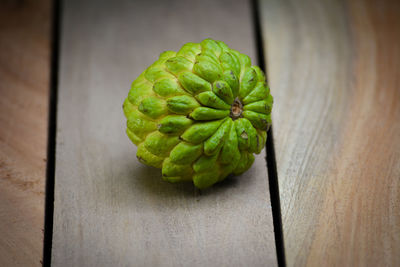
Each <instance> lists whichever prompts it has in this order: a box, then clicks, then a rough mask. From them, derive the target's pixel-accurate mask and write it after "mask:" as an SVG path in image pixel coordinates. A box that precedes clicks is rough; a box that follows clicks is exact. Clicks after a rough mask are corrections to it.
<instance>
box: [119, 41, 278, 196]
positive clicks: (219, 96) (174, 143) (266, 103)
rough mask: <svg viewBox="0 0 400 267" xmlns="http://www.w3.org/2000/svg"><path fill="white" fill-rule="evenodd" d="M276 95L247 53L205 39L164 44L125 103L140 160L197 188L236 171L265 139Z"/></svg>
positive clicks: (242, 169)
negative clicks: (170, 45) (170, 47)
mask: <svg viewBox="0 0 400 267" xmlns="http://www.w3.org/2000/svg"><path fill="white" fill-rule="evenodd" d="M272 103H273V98H272V96H271V94H270V91H269V87H268V86H267V84H266V81H265V75H264V73H263V72H262V70H261V69H260V68H259V67H257V66H252V65H251V60H250V58H249V57H248V56H246V55H244V54H241V53H239V52H238V51H236V50H233V49H230V48H229V47H228V46H227V45H226V44H225V43H223V42H221V41H215V40H212V39H205V40H203V41H202V42H201V43H187V44H185V45H183V46H182V48H181V49H180V50H179V51H178V52H174V51H165V52H163V53H161V54H160V57H159V59H158V60H157V61H156V62H154V63H153V64H152V65H151V66H150V67H148V68H147V69H146V70H145V71H144V72H143V73H142V74H140V76H139V77H138V78H137V79H136V80H135V81H134V82H133V83H132V86H131V90H130V91H129V94H128V97H127V98H126V99H125V101H124V104H123V110H124V113H125V116H126V118H127V130H126V132H127V135H128V137H129V138H130V139H131V140H132V142H133V143H134V144H135V145H137V154H136V155H137V158H138V159H139V161H140V162H142V163H144V164H146V165H150V166H153V167H156V168H161V169H162V177H163V179H164V180H166V181H169V182H179V181H193V183H194V185H195V186H196V187H198V188H200V189H202V188H206V187H209V186H211V185H213V184H215V183H216V182H219V181H221V180H223V179H224V178H226V177H227V176H228V175H229V174H231V173H233V174H241V173H243V172H245V171H246V170H248V169H249V168H250V167H251V165H252V164H253V162H254V153H256V154H259V153H260V152H261V150H262V149H263V147H264V146H265V142H266V138H267V130H268V128H269V126H270V124H271V109H272Z"/></svg>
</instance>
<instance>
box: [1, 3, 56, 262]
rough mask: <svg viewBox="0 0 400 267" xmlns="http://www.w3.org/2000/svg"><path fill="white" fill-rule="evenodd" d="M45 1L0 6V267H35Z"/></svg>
mask: <svg viewBox="0 0 400 267" xmlns="http://www.w3.org/2000/svg"><path fill="white" fill-rule="evenodd" d="M49 45H50V1H48V0H41V1H2V2H1V3H0V236H1V238H0V266H40V265H41V263H40V261H41V258H42V248H43V232H42V229H43V218H44V183H45V167H46V143H47V115H48V113H47V112H48V90H49V72H50V69H49V63H50V59H49V55H50V52H49V49H50V47H49Z"/></svg>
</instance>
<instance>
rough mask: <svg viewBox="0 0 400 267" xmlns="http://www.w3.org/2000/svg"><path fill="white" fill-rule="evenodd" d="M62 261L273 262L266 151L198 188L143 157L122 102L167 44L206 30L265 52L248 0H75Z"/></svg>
mask: <svg viewBox="0 0 400 267" xmlns="http://www.w3.org/2000/svg"><path fill="white" fill-rule="evenodd" d="M64 4H65V5H64V8H63V11H64V12H63V18H64V19H63V21H62V25H63V27H62V43H61V59H60V60H61V66H60V84H59V105H58V108H59V109H58V134H57V155H56V177H55V209H54V236H53V252H52V262H53V265H54V266H65V265H68V266H132V265H134V266H265V265H268V266H275V265H276V251H275V242H274V234H273V225H272V214H271V207H270V199H269V190H268V177H267V169H266V163H265V159H264V157H265V152H263V153H262V154H260V155H259V156H258V157H257V159H256V163H255V164H254V166H253V167H252V168H251V170H250V171H248V172H247V173H246V174H245V175H242V176H241V177H236V178H233V179H229V180H227V181H226V182H225V183H223V184H220V185H216V186H215V187H213V188H212V189H210V190H208V191H204V192H202V193H201V194H200V192H199V191H195V190H194V188H193V186H192V185H190V184H175V185H174V184H169V183H166V182H163V181H162V179H161V174H160V170H158V169H153V168H150V167H147V166H144V165H141V164H140V163H138V162H137V160H136V157H135V153H136V148H135V147H134V146H133V145H132V144H131V143H130V141H129V139H128V138H127V137H126V135H125V123H126V122H125V118H124V115H123V113H122V109H121V105H122V102H123V100H124V98H125V97H126V96H127V94H128V91H129V87H130V83H131V82H132V81H133V80H134V79H135V78H136V77H137V76H138V75H139V74H140V73H141V72H142V71H143V70H144V68H146V67H147V66H148V65H150V64H151V63H152V62H153V61H154V60H156V59H157V58H158V55H159V53H160V52H162V51H164V50H177V49H179V48H180V46H181V45H183V44H184V43H186V42H190V41H191V42H199V41H201V40H202V39H204V38H206V37H212V38H215V39H220V40H222V41H225V42H226V43H227V44H229V45H230V46H231V47H233V48H235V49H237V50H239V51H242V52H243V53H247V54H249V55H250V56H251V57H252V58H253V60H254V57H255V44H254V36H253V33H252V25H251V22H252V19H251V17H250V14H251V13H250V9H249V8H250V7H249V3H248V2H247V1H234V2H232V1H223V0H222V1H213V0H206V1H184V0H181V1H123V0H121V1H65V3H64Z"/></svg>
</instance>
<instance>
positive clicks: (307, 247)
mask: <svg viewBox="0 0 400 267" xmlns="http://www.w3.org/2000/svg"><path fill="white" fill-rule="evenodd" d="M261 10H262V24H263V31H264V37H265V40H266V42H265V49H266V52H267V54H268V60H267V63H268V67H267V69H268V76H269V78H270V85H271V92H272V94H273V96H274V97H275V106H274V110H273V124H274V139H275V140H274V141H275V149H276V159H277V170H278V179H279V186H280V196H281V205H282V221H283V232H284V241H285V242H284V243H285V252H286V257H287V265H288V266H305V265H308V266H400V254H399V251H400V120H399V118H400V90H399V88H400V79H399V77H400V46H399V43H400V17H399V14H400V5H399V3H398V2H395V1H391V2H390V1H380V2H379V3H374V1H318V0H307V1H294V0H293V1H291V0H287V1H281V0H265V1H261Z"/></svg>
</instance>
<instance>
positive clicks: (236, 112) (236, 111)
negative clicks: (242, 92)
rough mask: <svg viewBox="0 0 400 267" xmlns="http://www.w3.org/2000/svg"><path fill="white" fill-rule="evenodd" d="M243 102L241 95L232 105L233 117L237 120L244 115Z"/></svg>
mask: <svg viewBox="0 0 400 267" xmlns="http://www.w3.org/2000/svg"><path fill="white" fill-rule="evenodd" d="M242 112H243V104H242V102H240V100H239V97H236V98H235V100H234V101H233V103H232V106H231V114H230V116H231V118H232V120H236V119H238V118H240V117H241V116H242Z"/></svg>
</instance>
